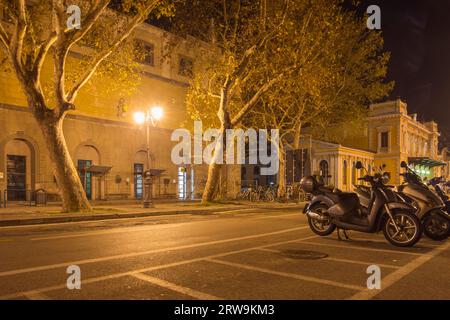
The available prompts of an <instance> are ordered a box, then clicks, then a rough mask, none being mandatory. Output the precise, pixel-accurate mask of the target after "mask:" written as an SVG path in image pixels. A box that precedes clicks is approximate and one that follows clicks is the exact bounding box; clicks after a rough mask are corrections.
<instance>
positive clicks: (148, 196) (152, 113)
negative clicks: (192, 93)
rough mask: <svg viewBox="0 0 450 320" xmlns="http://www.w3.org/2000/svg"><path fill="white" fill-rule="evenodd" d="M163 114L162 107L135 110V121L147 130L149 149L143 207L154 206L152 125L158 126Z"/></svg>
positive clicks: (147, 145)
mask: <svg viewBox="0 0 450 320" xmlns="http://www.w3.org/2000/svg"><path fill="white" fill-rule="evenodd" d="M162 116H163V109H162V108H161V107H153V108H151V109H149V110H147V111H146V112H135V113H134V121H135V122H136V123H137V124H139V125H145V127H146V131H147V140H146V149H147V171H145V172H144V175H143V176H144V197H143V202H142V206H143V208H152V207H153V201H152V176H151V172H150V164H151V156H150V126H151V127H156V125H157V123H158V121H159V120H161V118H162Z"/></svg>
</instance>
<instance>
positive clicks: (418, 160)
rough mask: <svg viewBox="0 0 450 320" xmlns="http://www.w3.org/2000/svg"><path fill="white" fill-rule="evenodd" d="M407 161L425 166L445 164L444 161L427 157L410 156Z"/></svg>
mask: <svg viewBox="0 0 450 320" xmlns="http://www.w3.org/2000/svg"><path fill="white" fill-rule="evenodd" d="M408 162H409V164H412V165H419V166H425V167H429V168H433V167H439V166H445V165H447V164H446V163H445V162H442V161H438V160H433V159H430V158H427V157H410V158H408Z"/></svg>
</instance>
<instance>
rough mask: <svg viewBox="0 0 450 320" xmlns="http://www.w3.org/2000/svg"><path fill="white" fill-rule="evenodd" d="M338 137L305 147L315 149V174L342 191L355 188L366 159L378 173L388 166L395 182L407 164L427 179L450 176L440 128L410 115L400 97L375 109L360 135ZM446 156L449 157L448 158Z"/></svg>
mask: <svg viewBox="0 0 450 320" xmlns="http://www.w3.org/2000/svg"><path fill="white" fill-rule="evenodd" d="M341 132H343V134H341V135H339V134H337V135H336V140H338V141H337V142H324V141H318V140H312V143H311V141H309V140H308V138H303V139H302V148H305V149H306V148H308V146H309V145H311V146H312V150H311V154H312V157H311V163H312V171H313V172H316V173H319V174H321V175H322V176H323V177H324V179H325V181H326V182H327V183H329V184H332V185H334V186H336V187H338V188H340V189H342V190H352V188H353V185H354V184H358V183H359V182H358V181H357V178H358V177H360V175H361V174H362V173H361V172H360V171H359V170H356V168H355V164H356V162H357V161H361V162H362V163H363V165H364V166H365V167H366V168H367V169H368V170H369V171H372V172H373V170H374V169H376V168H379V167H380V166H381V165H385V171H387V172H389V173H390V174H391V181H390V183H392V184H400V183H401V182H402V181H401V180H402V179H401V177H400V175H399V174H400V172H401V167H400V164H401V162H402V161H405V162H407V163H409V164H410V165H411V166H412V167H413V168H414V169H415V170H416V172H417V173H419V174H420V175H421V176H422V177H424V178H428V179H429V178H432V177H434V176H441V175H444V176H446V177H447V179H449V178H450V176H449V173H448V164H449V163H448V158H449V157H448V155H447V151H446V150H443V151H442V152H441V153H440V152H439V150H438V139H439V130H438V125H437V124H436V123H435V122H433V121H431V122H424V123H423V122H420V121H418V120H417V115H416V114H412V115H411V114H408V110H407V105H406V103H404V102H402V101H401V100H400V99H398V100H395V101H387V102H384V103H379V104H373V105H371V106H370V109H369V114H368V118H367V121H366V122H365V125H364V128H363V129H362V130H359V132H358V133H356V134H355V133H352V134H347V133H346V132H345V128H344V130H341ZM444 153H445V155H444Z"/></svg>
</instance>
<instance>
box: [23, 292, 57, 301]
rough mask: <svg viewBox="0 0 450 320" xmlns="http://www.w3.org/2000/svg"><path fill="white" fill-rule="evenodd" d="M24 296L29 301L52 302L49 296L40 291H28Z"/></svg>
mask: <svg viewBox="0 0 450 320" xmlns="http://www.w3.org/2000/svg"><path fill="white" fill-rule="evenodd" d="M24 296H25V297H26V298H27V299H29V300H51V299H50V298H49V297H48V296H46V295H44V294H43V293H42V292H39V291H28V292H27V293H25V294H24Z"/></svg>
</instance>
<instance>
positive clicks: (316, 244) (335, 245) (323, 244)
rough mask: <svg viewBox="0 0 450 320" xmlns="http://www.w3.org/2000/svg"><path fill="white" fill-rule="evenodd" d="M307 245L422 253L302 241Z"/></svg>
mask: <svg viewBox="0 0 450 320" xmlns="http://www.w3.org/2000/svg"><path fill="white" fill-rule="evenodd" d="M302 243H304V244H307V245H313V246H324V247H335V248H343V249H354V250H363V251H374V252H385V253H392V254H396V253H401V254H409V255H413V256H422V255H423V254H424V253H417V252H408V251H397V250H389V249H376V248H367V247H362V246H346V245H339V244H332V243H317V242H303V241H302Z"/></svg>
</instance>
